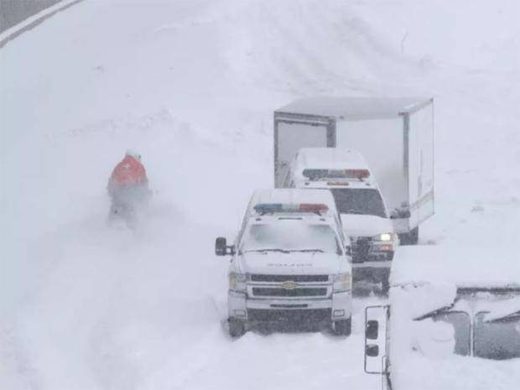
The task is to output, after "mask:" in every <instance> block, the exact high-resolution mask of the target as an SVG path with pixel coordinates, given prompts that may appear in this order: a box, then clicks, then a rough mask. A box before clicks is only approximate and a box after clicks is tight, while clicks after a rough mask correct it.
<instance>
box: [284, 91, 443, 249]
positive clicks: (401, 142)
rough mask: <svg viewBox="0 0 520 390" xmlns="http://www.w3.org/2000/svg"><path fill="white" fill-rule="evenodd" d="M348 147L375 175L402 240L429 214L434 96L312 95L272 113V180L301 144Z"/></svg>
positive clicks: (413, 237) (414, 234)
mask: <svg viewBox="0 0 520 390" xmlns="http://www.w3.org/2000/svg"><path fill="white" fill-rule="evenodd" d="M305 147H319V148H325V147H326V148H336V147H341V148H349V149H353V150H357V151H358V152H360V153H361V154H362V155H363V157H364V158H365V159H366V161H367V163H368V166H369V167H370V170H371V171H372V172H373V174H374V175H375V177H377V180H378V185H379V188H380V190H381V193H382V194H383V198H384V199H385V202H386V205H387V207H388V211H389V213H390V217H391V218H392V221H393V224H394V229H395V232H396V233H398V234H399V239H400V242H401V244H416V243H417V241H418V238H419V225H420V224H421V223H422V222H423V221H425V220H426V219H427V218H429V217H430V216H432V215H433V213H434V176H433V99H427V98H349V97H347V98H343V97H314V98H306V99H301V100H297V101H295V102H292V103H290V104H288V105H287V106H285V107H282V108H280V109H278V110H276V111H275V113H274V179H275V180H274V181H275V187H282V186H283V183H284V179H285V177H286V175H287V170H288V168H289V164H290V162H291V160H292V159H293V157H294V155H295V154H296V153H297V152H298V150H300V149H301V148H305Z"/></svg>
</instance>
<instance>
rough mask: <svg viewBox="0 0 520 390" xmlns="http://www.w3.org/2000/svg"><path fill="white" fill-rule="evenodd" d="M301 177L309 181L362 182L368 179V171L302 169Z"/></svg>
mask: <svg viewBox="0 0 520 390" xmlns="http://www.w3.org/2000/svg"><path fill="white" fill-rule="evenodd" d="M302 174H303V176H304V177H306V178H307V179H309V180H311V181H318V180H331V179H332V180H341V179H344V180H352V179H358V180H363V179H367V178H369V177H370V171H369V170H368V169H304V170H303V172H302Z"/></svg>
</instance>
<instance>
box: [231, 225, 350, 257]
mask: <svg viewBox="0 0 520 390" xmlns="http://www.w3.org/2000/svg"><path fill="white" fill-rule="evenodd" d="M241 251H242V252H253V251H254V252H263V251H276V252H287V253H290V252H323V253H340V252H339V246H338V242H337V239H336V234H335V233H334V230H333V229H331V227H330V226H327V225H318V224H313V225H308V224H304V223H302V221H301V220H298V221H295V220H286V221H277V222H276V223H274V224H254V225H251V226H250V227H249V229H248V230H247V231H246V233H245V235H244V239H243V240H242V247H241Z"/></svg>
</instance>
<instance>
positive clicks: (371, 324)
mask: <svg viewBox="0 0 520 390" xmlns="http://www.w3.org/2000/svg"><path fill="white" fill-rule="evenodd" d="M365 337H366V338H367V339H368V340H377V339H378V337H379V322H378V321H375V320H370V321H367V325H366V328H365ZM369 356H371V355H369Z"/></svg>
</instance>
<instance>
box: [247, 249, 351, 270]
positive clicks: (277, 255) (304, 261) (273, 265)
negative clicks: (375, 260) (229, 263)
mask: <svg viewBox="0 0 520 390" xmlns="http://www.w3.org/2000/svg"><path fill="white" fill-rule="evenodd" d="M342 260H344V259H343V258H342V257H341V256H338V255H336V254H334V253H319V252H304V253H302V252H292V253H281V252H265V253H261V252H249V253H245V254H243V255H241V257H240V268H241V270H242V272H244V273H250V274H279V275H288V274H300V275H301V274H306V275H313V274H314V275H317V274H323V275H324V274H335V273H338V272H340V271H341V270H340V264H342V263H346V261H342ZM344 266H345V267H346V264H345V265H344ZM345 270H346V269H345Z"/></svg>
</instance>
